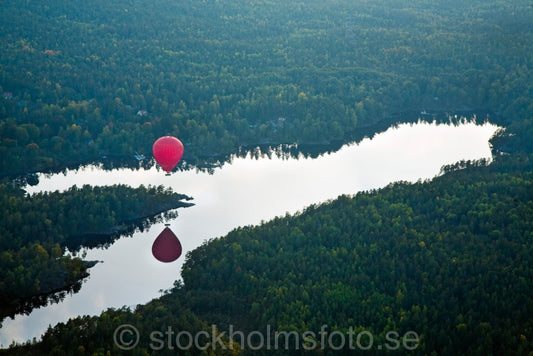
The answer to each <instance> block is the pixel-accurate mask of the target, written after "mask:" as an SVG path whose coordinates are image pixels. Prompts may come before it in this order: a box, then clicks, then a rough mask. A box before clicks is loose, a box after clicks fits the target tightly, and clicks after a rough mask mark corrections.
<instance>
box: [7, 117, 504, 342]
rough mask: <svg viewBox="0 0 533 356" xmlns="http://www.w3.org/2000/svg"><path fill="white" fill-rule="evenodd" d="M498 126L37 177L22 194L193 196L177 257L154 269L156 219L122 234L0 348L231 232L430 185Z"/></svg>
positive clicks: (129, 293) (168, 268) (133, 289)
mask: <svg viewBox="0 0 533 356" xmlns="http://www.w3.org/2000/svg"><path fill="white" fill-rule="evenodd" d="M497 129H498V127H497V126H494V125H492V124H488V123H485V124H482V125H481V124H476V123H474V122H463V123H461V124H459V125H452V124H436V123H426V122H419V123H416V124H404V125H399V126H398V127H396V128H390V129H388V130H387V131H385V132H383V133H380V134H377V135H375V136H374V137H373V138H372V139H364V140H362V141H361V142H359V143H358V144H348V145H344V146H342V147H341V149H340V150H338V151H336V152H334V153H327V154H323V155H320V156H319V157H317V158H299V159H296V158H287V157H278V156H276V155H272V156H271V158H268V157H262V158H259V159H257V158H252V157H251V156H250V155H249V156H248V157H245V158H238V157H234V158H233V159H232V160H231V161H230V162H229V163H226V164H224V165H223V166H222V167H218V168H214V170H213V171H212V172H211V174H210V173H208V172H205V171H201V170H194V169H192V170H186V171H177V172H174V173H173V174H172V175H171V176H165V174H164V172H163V171H162V170H160V169H159V170H158V169H157V167H155V166H154V167H151V168H150V169H137V170H132V169H125V168H122V169H114V170H103V169H102V168H101V167H98V166H86V167H82V168H80V169H78V170H69V171H66V172H65V173H59V174H53V175H44V174H40V175H39V180H40V181H39V184H38V185H36V186H33V187H28V188H27V191H28V192H29V193H33V192H37V191H50V190H65V189H67V188H69V187H71V186H72V185H78V186H81V185H83V184H91V185H111V184H128V185H131V186H139V185H141V184H144V185H149V184H151V185H160V184H162V185H165V186H167V187H171V188H172V189H173V190H174V191H175V192H178V193H183V194H186V195H188V196H191V197H193V200H192V202H193V203H194V204H195V205H194V206H192V207H188V208H181V209H178V214H179V215H178V217H177V218H175V219H173V220H171V221H167V223H169V224H170V228H171V229H172V230H173V231H174V233H175V234H176V235H177V236H178V238H179V239H180V241H181V243H182V246H183V255H182V256H181V257H180V258H179V259H178V260H177V261H175V262H172V263H161V262H158V261H157V260H156V259H155V258H154V257H153V256H152V252H151V246H152V243H153V241H154V239H155V238H156V237H157V236H158V234H159V233H160V232H161V231H162V230H163V228H164V223H163V222H162V223H156V224H154V225H152V226H151V227H150V228H149V229H148V230H144V231H143V232H141V231H136V232H135V233H134V234H133V236H132V237H123V238H120V239H118V240H117V241H116V242H115V243H114V244H112V245H111V246H110V247H109V248H107V249H103V248H94V249H89V250H86V251H85V252H86V253H87V255H86V257H85V259H86V260H99V261H102V262H101V263H98V264H97V265H96V266H94V267H93V268H91V269H90V273H91V275H90V277H89V278H88V279H87V280H86V281H85V282H84V284H83V286H82V288H81V290H80V291H79V292H78V293H75V294H72V295H68V296H67V297H66V298H65V299H64V300H63V301H62V302H60V303H59V304H51V305H48V306H46V307H43V308H40V309H35V310H33V312H32V313H31V314H30V315H18V316H17V317H16V318H15V319H13V320H12V319H9V318H8V319H5V320H4V322H3V327H2V328H1V329H0V344H1V345H2V347H7V346H8V345H9V344H10V343H11V342H12V340H15V341H16V342H24V341H26V340H28V339H31V338H34V337H36V338H37V339H39V338H40V336H41V334H42V333H43V332H44V331H46V329H47V328H48V326H49V325H52V326H53V325H55V324H56V323H58V322H66V321H67V320H68V319H69V318H71V317H75V316H78V315H97V314H100V313H101V312H102V311H103V310H105V309H107V308H110V307H114V308H119V307H122V306H124V305H126V306H135V305H137V304H143V303H146V302H148V301H150V300H151V299H153V298H156V297H158V296H159V295H160V294H161V292H160V290H164V289H169V288H171V287H172V285H173V282H174V281H175V280H176V279H179V278H180V271H181V266H182V263H183V261H184V259H185V254H186V253H187V251H190V250H192V249H194V248H196V247H198V246H199V245H201V244H202V243H203V242H204V241H206V240H208V239H211V238H216V237H220V236H224V235H225V234H227V233H228V232H229V231H230V230H232V229H234V228H236V227H238V226H243V225H251V224H259V223H261V221H262V220H263V221H266V220H269V219H271V218H273V217H275V216H280V215H285V214H286V213H291V214H292V213H295V212H297V211H301V210H302V209H303V208H305V207H306V206H308V205H310V204H315V203H320V202H324V201H327V200H329V199H334V198H336V197H337V196H338V195H340V194H355V193H357V192H360V191H365V190H371V189H376V188H381V187H384V186H386V185H387V184H389V183H391V182H396V181H411V182H414V181H417V180H419V179H422V180H424V179H430V178H433V177H435V176H436V175H438V174H439V172H440V168H441V167H442V166H443V165H446V164H451V163H455V162H457V161H460V160H471V159H480V158H490V157H491V151H490V147H489V144H488V140H489V139H490V137H491V136H492V135H493V134H494V132H495V131H496V130H497Z"/></svg>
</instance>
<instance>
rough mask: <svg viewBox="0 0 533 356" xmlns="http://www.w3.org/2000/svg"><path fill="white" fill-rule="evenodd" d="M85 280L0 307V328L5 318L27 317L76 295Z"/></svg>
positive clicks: (92, 263) (91, 264)
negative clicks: (37, 310) (36, 310)
mask: <svg viewBox="0 0 533 356" xmlns="http://www.w3.org/2000/svg"><path fill="white" fill-rule="evenodd" d="M87 264H88V265H89V266H91V267H92V266H93V265H94V264H96V262H91V261H88V262H87ZM86 279H87V278H84V279H82V280H79V281H77V282H76V283H73V284H71V285H69V286H67V287H65V288H62V289H60V290H55V291H53V292H51V293H46V294H40V295H34V296H31V297H27V298H20V299H18V300H15V301H13V302H12V303H9V304H5V305H2V306H1V307H0V327H2V321H3V320H4V319H5V318H7V317H10V318H11V319H14V318H15V316H16V315H19V314H23V315H29V314H30V313H31V312H32V311H33V310H34V309H38V308H42V307H46V306H48V305H51V304H59V303H60V302H62V301H63V300H64V299H65V298H66V297H67V296H68V295H73V294H75V293H78V292H79V291H80V290H81V286H82V284H83V283H84V282H85V280H86Z"/></svg>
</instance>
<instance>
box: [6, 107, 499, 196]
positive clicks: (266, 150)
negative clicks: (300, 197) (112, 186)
mask: <svg viewBox="0 0 533 356" xmlns="http://www.w3.org/2000/svg"><path fill="white" fill-rule="evenodd" d="M496 118H497V115H496V114H495V113H493V112H490V111H487V110H469V109H465V110H451V111H430V112H426V111H422V112H418V111H416V112H415V111H402V112H395V113H391V114H390V115H388V116H387V118H386V119H384V120H382V121H380V122H378V123H375V124H372V125H367V126H361V127H358V129H357V130H355V131H354V132H352V134H351V136H350V139H349V140H343V141H340V140H339V141H331V140H330V141H327V140H324V141H322V142H315V143H299V142H293V143H275V142H272V143H263V144H250V145H242V146H240V147H238V148H236V149H235V151H234V152H231V153H228V154H220V155H213V154H209V155H205V156H201V155H200V156H194V157H187V158H184V159H182V161H181V162H180V163H179V164H178V165H177V166H176V168H175V171H178V172H179V171H189V170H196V171H197V172H204V173H209V174H213V173H214V172H215V170H216V169H217V168H221V167H223V166H224V165H225V164H228V163H229V164H231V163H232V162H233V160H235V159H238V158H246V157H251V158H253V159H260V158H267V159H271V158H272V157H276V158H278V159H283V160H286V159H308V158H317V157H319V156H321V155H325V154H331V153H335V152H337V151H338V150H339V149H340V148H341V147H342V146H343V145H344V144H353V143H359V142H361V141H362V140H363V139H365V138H369V139H372V138H373V137H374V136H375V135H378V134H380V133H383V132H385V131H387V130H388V129H390V128H396V127H398V126H399V125H401V124H416V123H418V122H425V123H435V124H452V125H460V124H463V123H465V122H469V121H476V122H478V123H480V121H481V122H485V121H492V122H494V121H498V119H496ZM185 149H186V150H187V146H186V147H185ZM90 165H93V166H97V167H99V168H101V169H103V170H113V169H130V170H134V171H137V170H148V169H151V168H152V167H154V165H155V166H156V167H157V169H160V167H159V166H157V164H156V162H155V160H154V158H153V157H151V156H147V157H142V158H139V156H112V155H106V156H100V157H99V159H98V160H95V161H93V162H89V163H87V164H85V165H82V166H80V163H74V164H71V165H67V166H64V167H61V168H58V169H54V170H48V171H45V172H41V173H43V175H44V176H45V177H49V176H50V175H53V174H57V173H60V172H62V173H63V174H65V175H66V174H67V172H68V171H69V170H77V169H80V167H84V166H85V167H86V166H90ZM161 171H162V170H161ZM162 172H163V171H162ZM16 181H17V182H18V183H19V184H20V185H22V186H24V185H36V184H38V182H39V177H38V176H37V175H36V174H26V175H24V176H21V177H17V178H16Z"/></svg>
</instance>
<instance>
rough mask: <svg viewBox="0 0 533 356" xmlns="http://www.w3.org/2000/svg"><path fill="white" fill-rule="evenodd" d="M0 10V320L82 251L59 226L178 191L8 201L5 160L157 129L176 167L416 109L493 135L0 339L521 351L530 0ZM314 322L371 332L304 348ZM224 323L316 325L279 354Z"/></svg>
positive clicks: (158, 204) (107, 191)
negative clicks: (462, 116) (488, 157)
mask: <svg viewBox="0 0 533 356" xmlns="http://www.w3.org/2000/svg"><path fill="white" fill-rule="evenodd" d="M0 7H1V9H2V11H1V12H0V29H1V31H0V43H1V46H2V56H1V57H0V93H1V94H2V95H3V97H0V138H1V142H0V176H1V177H2V178H3V181H2V184H1V185H0V194H1V195H0V199H1V204H0V207H1V208H0V209H2V214H1V217H2V220H1V223H0V229H1V230H0V244H1V248H0V264H1V265H0V298H2V299H1V302H2V307H4V306H10V307H9V308H8V309H9V311H4V310H2V313H3V314H2V315H3V316H5V315H12V313H13V310H15V312H16V311H21V310H20V305H19V307H18V308H19V309H13V308H12V305H16V304H17V303H18V302H19V301H20V300H22V299H23V298H26V297H30V296H32V295H33V296H35V295H39V294H41V293H44V292H46V291H54V290H57V289H61V288H66V287H68V286H72V285H73V284H75V283H76V281H79V280H80V278H83V277H84V276H85V275H86V274H87V262H86V261H82V260H81V259H79V258H71V257H69V256H65V255H64V254H63V252H64V249H65V247H66V246H67V244H68V243H69V241H70V242H71V244H72V245H71V247H72V248H75V247H76V246H78V247H79V246H82V245H84V244H87V243H88V241H87V240H86V239H84V238H83V236H87V234H95V233H96V234H101V233H110V232H112V231H113V232H119V233H120V232H122V230H121V229H122V227H123V223H125V222H131V221H132V219H133V220H135V219H138V218H143V217H148V216H152V215H153V214H155V213H159V212H163V211H166V210H169V209H173V208H175V207H178V206H182V204H184V202H183V200H186V199H187V197H185V196H182V195H180V194H177V193H174V192H170V191H167V190H165V189H164V188H162V187H141V188H136V189H133V188H129V187H126V186H114V187H105V188H93V187H89V186H84V187H73V188H71V189H70V190H68V191H66V192H64V193H59V192H56V193H42V194H37V195H35V196H27V195H25V193H24V191H23V190H21V189H20V188H19V187H17V181H20V180H21V179H22V180H24V179H25V178H24V175H26V174H27V173H32V172H42V171H58V170H62V169H63V168H64V167H67V166H77V165H82V164H86V163H92V162H95V163H100V162H103V163H104V164H106V162H107V160H111V161H112V162H113V163H110V164H111V165H120V164H121V163H120V162H122V161H121V160H123V159H131V158H132V157H133V155H134V154H135V153H140V154H144V155H146V156H148V157H149V158H150V152H151V144H152V143H153V141H154V140H155V139H156V138H157V137H159V136H161V135H167V134H170V135H174V136H177V137H180V138H181V139H182V141H183V142H184V144H185V156H184V163H182V164H181V166H180V168H179V169H187V168H190V167H194V166H195V165H201V164H213V163H220V161H221V160H223V159H225V158H223V157H227V155H229V154H232V153H238V152H239V150H240V149H241V148H242V147H252V148H253V147H256V146H257V145H273V146H275V145H278V144H289V145H291V149H295V148H296V150H298V147H302V146H303V145H305V144H307V145H314V146H319V147H322V146H323V147H330V146H328V144H331V143H337V144H338V143H345V142H351V141H352V140H354V139H357V138H359V137H360V134H361V132H363V130H369V128H370V130H373V128H376V130H378V128H379V127H383V125H384V127H387V126H389V125H392V124H394V123H397V122H401V121H405V120H412V119H417V118H418V117H419V116H420V117H421V118H422V119H427V120H433V119H439V120H441V119H445V120H447V119H448V118H450V117H452V118H453V117H454V114H455V113H457V112H461V111H467V112H471V113H473V114H476V113H484V114H483V115H482V116H479V117H478V119H481V120H489V121H491V122H493V123H496V124H498V125H500V126H503V127H504V128H505V129H504V130H502V131H500V132H499V133H498V134H497V135H496V136H495V137H494V138H493V139H492V140H491V144H492V148H493V162H492V163H490V164H488V165H487V164H486V162H467V163H465V162H463V163H458V164H457V165H455V166H449V167H444V169H443V174H442V175H441V176H439V177H436V178H435V179H433V180H431V181H427V182H418V183H414V184H408V183H402V182H400V183H395V184H391V185H390V186H388V187H386V188H384V189H380V190H376V191H371V192H362V193H358V194H356V195H354V196H342V197H339V198H338V199H336V200H333V201H331V202H328V203H325V204H321V205H316V206H311V207H309V208H307V209H306V210H305V211H303V212H301V213H299V214H295V215H287V216H284V217H279V218H276V219H274V220H272V221H269V222H265V223H263V224H261V225H259V226H249V227H238V228H237V227H236V229H235V230H234V231H232V232H230V233H229V234H228V235H227V236H224V237H222V238H217V239H212V240H211V241H208V242H206V243H205V244H204V245H202V246H201V247H200V248H198V249H196V250H194V251H192V252H190V253H189V254H188V255H187V260H186V262H185V264H184V266H183V269H182V272H181V279H179V280H177V281H176V283H175V285H174V287H173V288H171V289H169V290H168V291H167V293H166V294H165V295H163V296H162V297H160V298H157V299H154V300H153V301H151V302H150V303H148V304H146V305H139V306H137V307H136V308H134V309H133V310H132V309H129V308H122V309H118V310H116V309H109V310H106V311H103V312H102V314H101V315H99V316H85V317H81V316H80V317H78V318H75V319H72V320H70V321H69V322H67V323H60V324H58V325H55V326H51V327H50V329H49V330H48V331H47V332H46V334H45V335H44V336H43V337H42V341H39V342H37V343H28V344H27V345H19V346H16V347H13V348H11V349H9V350H0V353H4V354H9V355H16V354H21V355H22V354H27V355H40V354H49V355H73V354H79V355H85V354H87V355H106V354H113V355H121V354H124V355H126V354H134V355H147V354H156V353H157V354H176V352H177V350H173V349H170V348H168V347H165V348H163V349H159V350H154V341H153V340H150V339H149V338H148V336H149V334H150V331H154V330H162V331H163V332H164V331H165V328H166V327H167V326H169V325H172V326H173V327H174V328H175V330H187V331H189V332H190V333H197V332H201V331H204V332H208V333H212V332H213V329H212V326H211V325H217V328H218V330H217V331H216V333H217V335H222V337H221V339H220V340H221V344H219V346H220V347H218V348H214V349H212V348H208V349H207V350H200V349H194V348H192V349H188V350H184V351H183V354H198V355H200V354H252V353H253V354H280V355H287V354H306V353H318V354H350V355H351V354H357V352H359V353H361V354H383V353H386V352H387V350H386V347H385V348H382V349H378V348H377V346H378V345H380V346H390V345H396V344H394V343H393V342H392V343H391V342H390V338H389V335H388V334H387V332H388V331H390V330H395V331H396V332H397V333H398V335H406V333H408V332H410V331H416V334H417V336H418V338H417V344H416V349H415V350H413V351H412V352H411V353H414V354H424V355H458V354H465V355H530V354H531V352H533V317H532V316H533V292H532V291H531V282H532V281H533V269H532V266H533V261H532V258H533V251H532V248H533V244H532V243H533V226H532V222H533V196H532V193H533V176H532V174H533V173H532V172H533V169H532V164H533V140H532V139H531V137H533V75H532V68H533V51H531V48H533V23H532V21H531V18H533V7H532V6H531V4H530V1H523V0H518V1H512V2H509V1H504V0H491V1H486V2H482V3H481V2H476V3H471V2H464V1H458V0H452V1H446V2H443V1H426V0H415V1H406V0H388V1H385V0H382V1H348V0H334V1H326V2H324V1H318V0H311V1H306V2H303V1H281V2H276V1H270V0H260V1H253V2H248V1H241V0H236V1H231V2H229V1H216V0H206V1H190V0H185V1H179V2H175V1H170V0H160V1H155V2H154V1H151V2H149V1H145V0H140V1H130V0H118V1H113V2H109V1H101V0H96V1H92V2H82V1H64V0H59V1H55V2H53V3H50V2H43V1H36V0H29V1H25V2H19V1H14V0H6V1H4V2H3V3H2V4H1V5H0ZM405 113H415V115H414V117H413V116H412V115H405ZM328 149H329V148H328ZM149 158H148V159H147V160H146V164H147V165H149V164H151V162H150V159H149ZM142 164H144V163H142ZM21 177H22V178H21ZM26 177H27V176H26ZM30 177H31V176H30ZM14 178H17V179H14ZM258 189H262V187H258ZM126 193H127V194H126ZM80 204H81V205H80ZM79 206H83V207H84V210H83V214H81V211H80V209H79V208H78V207H79ZM72 207H76V208H72ZM91 212H92V213H91ZM89 216H91V217H90V218H89ZM141 220H142V221H146V220H145V219H141ZM94 226H98V227H99V230H98V231H94ZM117 226H119V228H118V230H117ZM141 226H142V224H141ZM80 236H81V238H80ZM115 237H116V236H115ZM73 241H74V242H73ZM176 278H177V279H178V278H179V276H178V275H176ZM169 287H170V286H169ZM14 302H15V304H13V303H14ZM22 310H23V308H22ZM122 324H131V325H134V326H135V327H136V328H137V329H138V330H139V331H140V335H142V337H141V338H140V340H139V343H138V345H136V347H135V348H134V349H133V350H124V349H121V348H119V347H118V346H117V343H116V339H114V332H115V331H116V330H117V327H118V326H120V325H122ZM326 324H327V325H328V332H329V333H330V335H331V333H332V332H335V331H337V332H341V333H346V332H347V331H348V330H350V328H354V329H355V331H356V333H360V332H365V331H366V332H369V333H371V334H372V335H373V336H374V340H373V344H372V345H371V346H372V347H371V348H370V349H369V350H362V349H359V350H351V349H348V348H346V347H345V348H341V349H339V350H337V349H336V348H334V347H333V348H332V347H329V346H331V345H329V346H328V347H325V348H321V346H322V345H321V344H320V338H319V336H318V335H319V331H320V329H321V327H322V326H323V325H326ZM230 325H232V326H234V327H235V328H236V329H237V330H242V331H243V332H251V331H254V330H255V331H264V328H265V327H266V325H269V326H270V327H271V328H272V330H273V331H286V332H295V333H297V334H298V335H299V334H300V333H303V332H305V331H309V330H312V331H314V332H315V336H318V338H314V339H308V340H306V341H307V343H305V344H297V343H293V342H292V341H294V339H292V340H289V341H291V342H290V343H289V344H288V345H289V346H290V347H288V348H285V349H283V350H272V349H270V350H266V349H261V350H251V349H250V348H249V347H248V348H247V347H246V346H249V345H244V344H243V345H241V344H239V342H238V341H236V344H237V346H236V347H234V348H232V349H230V350H228V349H227V348H226V349H225V348H224V347H222V345H226V346H227V345H228V344H229V343H230V341H231V340H230V339H229V338H228V332H227V331H228V327H229V326H230ZM0 330H1V329H0ZM224 332H225V334H223V333H224ZM286 335H288V334H286ZM291 335H294V334H291ZM337 335H338V334H337ZM365 335H367V334H365ZM237 339H238V338H237ZM285 341H286V340H283V342H285ZM365 341H366V342H367V343H364V345H365V346H367V345H368V339H365ZM313 345H314V346H315V347H314V348H312V347H309V349H307V347H308V346H313ZM337 345H338V344H337ZM396 350H397V351H396V352H394V353H397V354H404V353H406V354H407V353H410V352H408V350H406V349H405V348H403V349H400V350H398V349H396ZM391 353H392V352H391Z"/></svg>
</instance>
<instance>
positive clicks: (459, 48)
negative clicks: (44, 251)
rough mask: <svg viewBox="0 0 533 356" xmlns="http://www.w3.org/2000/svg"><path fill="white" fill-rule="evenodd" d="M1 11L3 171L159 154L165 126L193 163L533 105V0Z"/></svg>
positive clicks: (518, 115)
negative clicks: (453, 114) (383, 123)
mask: <svg viewBox="0 0 533 356" xmlns="http://www.w3.org/2000/svg"><path fill="white" fill-rule="evenodd" d="M1 9H2V11H1V14H0V44H1V46H2V57H1V58H0V87H1V89H2V90H3V91H4V92H8V93H12V95H13V97H12V98H9V99H2V98H0V137H1V142H0V157H1V158H0V174H1V175H7V174H14V173H22V172H28V171H42V170H44V169H51V168H54V169H57V167H62V166H64V165H65V164H71V163H79V162H90V161H93V160H97V159H98V157H99V155H107V156H112V155H115V156H125V155H129V156H131V155H132V154H133V153H134V152H136V151H139V152H141V153H144V154H146V155H148V154H149V152H150V149H151V144H152V143H153V141H154V140H155V139H156V138H157V137H158V136H161V135H166V134H172V135H175V136H178V137H180V138H181V139H182V140H183V142H184V143H185V147H186V150H185V159H186V160H193V159H195V158H196V157H207V156H212V155H220V154H224V153H229V152H235V151H236V150H237V149H238V147H240V146H241V145H246V144H249V145H256V144H262V143H290V144H292V143H294V142H300V143H324V142H334V141H342V142H347V141H350V140H351V139H352V138H353V136H354V134H356V133H357V127H358V126H368V125H370V124H373V123H375V122H378V121H380V120H382V119H385V118H387V117H389V116H390V115H392V114H393V113H396V112H402V111H413V112H416V113H417V114H418V113H419V112H420V111H422V110H428V111H431V110H438V111H440V112H446V111H448V112H450V111H453V110H458V109H471V110H473V109H479V108H482V109H484V111H489V112H495V113H499V114H500V115H501V116H502V117H504V118H505V119H506V120H511V121H515V120H521V119H523V118H524V116H526V114H528V113H530V112H531V110H532V108H533V102H532V99H531V98H532V97H533V95H532V93H533V92H532V90H533V89H532V88H533V87H532V84H531V83H533V78H532V72H531V63H532V60H533V58H532V51H531V50H530V49H531V48H532V47H533V37H532V33H533V31H531V21H530V18H531V16H532V15H533V8H531V7H530V4H529V2H528V1H524V0H520V1H513V2H509V1H504V0H493V1H490V2H488V3H476V4H475V5H473V4H470V3H467V2H464V1H456V0H454V1H449V2H446V3H444V2H442V1H422V0H418V1H414V2H413V1H406V0H395V1H373V2H367V1H351V0H350V1H348V0H335V1H328V2H323V1H316V0H313V1H305V2H303V1H281V2H280V1H253V2H250V1H242V0H236V1H190V0H186V1H171V0H161V1H157V2H156V3H154V2H152V1H146V0H141V1H137V2H133V3H132V2H130V1H126V0H119V1H113V2H109V1H102V0H96V1H91V2H83V1H79V0H76V1H65V0H61V1H55V2H54V3H53V4H49V3H46V2H42V1H35V0H30V1H24V2H20V1H14V0H7V1H3V2H2V4H1ZM28 23H31V26H28ZM142 110H145V111H146V114H144V113H143V111H142ZM280 118H281V119H280ZM491 118H492V119H493V120H497V117H494V115H492V117H491Z"/></svg>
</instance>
